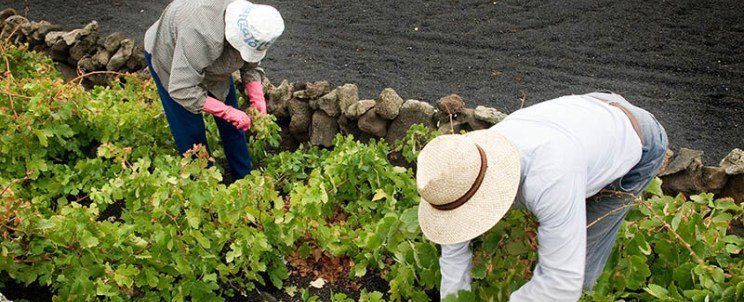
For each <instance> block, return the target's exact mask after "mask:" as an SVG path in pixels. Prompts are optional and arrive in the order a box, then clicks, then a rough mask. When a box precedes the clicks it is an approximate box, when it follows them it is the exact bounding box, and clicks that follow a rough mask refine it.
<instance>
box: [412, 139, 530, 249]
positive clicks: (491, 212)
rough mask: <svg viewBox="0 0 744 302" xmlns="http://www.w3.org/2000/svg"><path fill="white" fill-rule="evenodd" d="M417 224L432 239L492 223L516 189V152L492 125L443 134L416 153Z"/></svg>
mask: <svg viewBox="0 0 744 302" xmlns="http://www.w3.org/2000/svg"><path fill="white" fill-rule="evenodd" d="M417 167H418V168H417V172H416V185H417V186H418V191H419V194H420V195H421V202H420V204H419V209H418V217H419V225H420V226H421V230H422V231H423V232H424V236H426V238H428V239H429V240H431V241H433V242H435V243H438V244H453V243H460V242H464V241H468V240H471V239H473V238H475V237H478V236H479V235H481V234H483V233H485V232H486V231H488V230H489V229H490V228H492V227H493V226H494V225H496V223H497V222H499V220H501V218H502V217H504V214H506V212H507V211H508V210H509V208H510V207H511V205H512V203H513V202H514V197H515V196H516V194H517V190H518V188H519V179H520V163H519V153H518V151H517V149H516V148H515V147H514V145H513V144H512V143H511V142H509V140H507V138H506V137H504V136H503V135H501V134H500V133H498V132H497V131H495V130H479V131H473V132H470V133H467V134H464V135H458V134H455V135H443V136H439V137H437V138H435V139H434V140H432V141H431V142H429V144H427V145H426V146H425V147H424V149H423V150H421V153H420V154H419V156H418V162H417Z"/></svg>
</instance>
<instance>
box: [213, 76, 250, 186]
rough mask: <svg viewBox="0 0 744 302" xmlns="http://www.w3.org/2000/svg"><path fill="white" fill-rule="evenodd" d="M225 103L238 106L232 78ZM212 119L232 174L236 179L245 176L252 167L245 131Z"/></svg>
mask: <svg viewBox="0 0 744 302" xmlns="http://www.w3.org/2000/svg"><path fill="white" fill-rule="evenodd" d="M225 104H227V105H228V106H233V107H235V108H238V95H237V93H236V92H235V84H234V83H233V81H232V78H230V92H229V93H228V94H227V99H226V100H225ZM214 120H215V122H217V129H218V130H219V131H220V137H221V138H222V147H223V148H224V149H225V156H226V157H227V163H228V165H229V166H230V171H231V172H232V173H233V174H232V175H235V177H236V179H240V178H243V177H245V176H246V175H248V174H249V173H251V169H253V166H252V164H251V155H250V154H249V153H248V143H247V141H246V139H245V132H244V131H241V130H238V128H235V126H233V125H232V124H230V123H228V122H226V121H225V120H223V119H220V118H217V117H215V118H214Z"/></svg>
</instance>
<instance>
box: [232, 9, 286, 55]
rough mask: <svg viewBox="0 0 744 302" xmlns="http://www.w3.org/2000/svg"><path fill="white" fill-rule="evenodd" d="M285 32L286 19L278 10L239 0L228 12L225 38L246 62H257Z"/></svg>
mask: <svg viewBox="0 0 744 302" xmlns="http://www.w3.org/2000/svg"><path fill="white" fill-rule="evenodd" d="M282 32H284V19H282V15H281V14H279V11H277V10H276V8H274V7H272V6H269V5H262V4H253V3H251V2H248V1H245V0H237V1H235V2H233V3H230V4H229V5H228V6H227V10H226V12H225V37H226V38H227V42H229V43H230V45H232V46H233V47H235V49H237V50H238V51H240V55H241V57H243V60H244V61H246V62H252V63H255V62H258V61H261V59H263V58H264V56H266V50H267V49H268V48H269V46H271V44H273V43H274V41H276V39H277V38H279V36H281V35H282Z"/></svg>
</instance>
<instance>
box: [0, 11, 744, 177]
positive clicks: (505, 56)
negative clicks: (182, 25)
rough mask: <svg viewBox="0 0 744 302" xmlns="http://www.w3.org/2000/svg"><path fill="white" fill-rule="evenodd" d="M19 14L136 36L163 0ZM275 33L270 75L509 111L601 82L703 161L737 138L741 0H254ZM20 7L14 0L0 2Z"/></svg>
mask: <svg viewBox="0 0 744 302" xmlns="http://www.w3.org/2000/svg"><path fill="white" fill-rule="evenodd" d="M29 2H30V5H29V6H30V10H29V16H30V17H31V18H32V19H46V20H49V21H52V22H55V23H58V24H63V25H65V26H67V27H70V28H72V27H79V26H81V25H83V24H85V23H87V22H88V21H90V20H93V19H95V20H98V21H99V22H100V23H101V28H102V30H103V31H105V32H113V31H122V32H125V33H127V34H129V35H131V36H135V37H138V38H139V39H140V40H141V37H142V35H143V33H144V31H145V30H146V29H147V27H148V26H149V24H151V23H152V22H153V21H154V20H155V19H157V17H158V16H159V14H160V11H161V10H162V8H163V7H165V5H166V4H167V3H168V2H169V1H164V0H157V1H149V0H133V1H122V0H113V1H112V0H107V1H103V0H88V1H71V0H45V1H42V0H30V1H29ZM266 2H269V3H270V4H273V5H275V6H276V7H277V8H279V10H280V11H282V13H283V14H284V17H285V19H286V21H287V30H286V32H285V35H284V36H283V37H282V38H281V39H280V40H279V42H278V43H277V44H276V46H275V47H274V48H273V49H272V50H271V51H270V54H269V57H268V58H267V59H266V60H265V62H264V65H265V66H266V67H267V70H268V71H269V75H270V77H271V78H273V79H275V80H279V79H284V78H287V79H289V80H291V81H313V80H321V79H326V80H329V81H331V82H332V83H334V84H339V85H340V84H343V83H345V82H350V83H357V84H359V86H360V89H361V93H362V96H363V97H367V98H374V97H376V95H377V93H379V91H381V90H382V88H384V87H392V88H394V89H396V90H397V91H398V92H399V93H400V94H401V96H403V97H404V98H417V99H422V100H426V101H436V100H437V99H438V98H439V97H441V96H444V95H446V94H449V93H453V92H454V93H458V94H460V95H462V96H463V97H464V98H465V99H467V100H468V101H469V102H470V103H471V105H474V104H486V105H489V106H494V107H497V108H500V109H502V110H503V111H506V112H511V111H514V110H516V109H518V108H519V106H520V98H522V97H526V102H525V104H526V105H530V104H534V103H537V102H540V101H543V100H546V99H550V98H554V97H558V96H561V95H566V94H580V93H586V92H590V91H593V90H598V89H609V90H613V91H615V92H618V93H620V94H623V95H624V96H626V97H627V98H628V99H629V100H631V102H634V103H636V104H638V105H640V106H642V107H644V108H647V109H648V110H649V111H651V112H652V113H654V114H655V115H656V116H657V118H658V119H659V120H660V121H661V122H662V123H663V124H664V125H665V126H666V129H667V132H669V136H670V139H671V143H672V145H673V147H680V146H684V147H690V148H695V149H701V150H704V151H705V152H706V153H707V155H706V157H707V159H706V160H707V161H708V162H709V163H713V162H717V161H718V160H720V158H722V157H723V156H725V155H726V154H727V153H728V151H730V150H731V149H733V148H735V147H744V131H742V127H744V2H741V0H706V1H699V0H675V1H664V0H623V1H607V0H573V1H540V0H531V1H517V0H496V1H474V0H470V1H423V0H411V1H343V0H322V1H321V0H314V1H297V0H266ZM8 6H11V7H15V8H18V9H23V6H24V1H19V0H10V1H9V0H0V7H8Z"/></svg>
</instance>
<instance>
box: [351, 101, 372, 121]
mask: <svg viewBox="0 0 744 302" xmlns="http://www.w3.org/2000/svg"><path fill="white" fill-rule="evenodd" d="M376 104H377V102H375V100H361V101H358V102H356V103H354V104H351V106H349V109H347V112H346V113H347V114H346V117H348V118H350V119H358V118H360V117H361V116H362V115H364V114H365V113H367V111H369V110H370V109H372V108H374V107H375V105H376Z"/></svg>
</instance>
